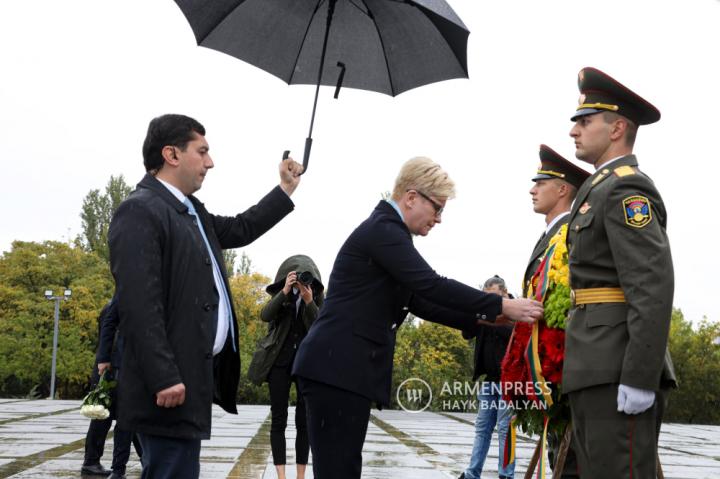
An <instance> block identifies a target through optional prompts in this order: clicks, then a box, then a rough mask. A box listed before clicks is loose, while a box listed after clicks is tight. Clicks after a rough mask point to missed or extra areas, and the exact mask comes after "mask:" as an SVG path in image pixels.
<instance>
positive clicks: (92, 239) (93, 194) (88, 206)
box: [80, 175, 132, 262]
mask: <svg viewBox="0 0 720 479" xmlns="http://www.w3.org/2000/svg"><path fill="white" fill-rule="evenodd" d="M131 191H132V188H131V187H130V186H128V185H127V183H125V178H124V177H123V175H120V176H118V177H114V176H110V180H109V181H108V183H107V185H105V192H104V193H100V190H90V192H89V193H88V194H87V195H85V199H83V205H82V211H81V212H80V218H81V219H82V229H83V233H82V236H81V243H82V245H83V247H84V248H85V249H86V250H87V251H93V252H95V253H97V255H98V256H99V257H100V258H102V259H104V260H105V261H106V262H109V261H110V250H109V248H108V243H107V234H108V228H109V227H110V220H111V219H112V215H113V213H114V212H115V210H116V209H117V207H118V206H119V205H120V203H122V201H123V200H124V199H125V198H127V197H128V195H129V194H130V192H131Z"/></svg>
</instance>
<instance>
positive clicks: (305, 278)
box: [297, 271, 313, 286]
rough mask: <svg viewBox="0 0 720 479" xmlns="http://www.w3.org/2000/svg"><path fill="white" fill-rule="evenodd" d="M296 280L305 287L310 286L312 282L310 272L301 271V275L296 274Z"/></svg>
mask: <svg viewBox="0 0 720 479" xmlns="http://www.w3.org/2000/svg"><path fill="white" fill-rule="evenodd" d="M297 280H298V281H299V282H301V283H302V284H304V285H305V286H310V285H311V284H312V282H313V275H312V273H311V272H310V271H303V272H302V273H298V275H297Z"/></svg>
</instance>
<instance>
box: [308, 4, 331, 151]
mask: <svg viewBox="0 0 720 479" xmlns="http://www.w3.org/2000/svg"><path fill="white" fill-rule="evenodd" d="M336 1H337V0H328V13H327V22H326V24H325V38H324V39H323V47H322V54H321V55H320V68H319V69H318V79H317V86H316V87H315V101H314V102H313V111H312V116H311V117H310V133H308V138H312V131H313V126H314V125H315V110H317V101H318V95H319V93H320V83H321V82H322V74H323V68H325V52H326V51H327V43H328V36H329V35H330V24H331V23H332V17H333V14H334V13H335V2H336Z"/></svg>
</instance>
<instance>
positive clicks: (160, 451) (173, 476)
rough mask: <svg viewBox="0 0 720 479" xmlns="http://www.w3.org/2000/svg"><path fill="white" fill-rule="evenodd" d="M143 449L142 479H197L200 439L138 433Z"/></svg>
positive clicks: (198, 473)
mask: <svg viewBox="0 0 720 479" xmlns="http://www.w3.org/2000/svg"><path fill="white" fill-rule="evenodd" d="M138 436H139V437H140V443H141V444H142V448H143V456H142V464H143V469H142V475H141V476H140V477H141V478H142V479H198V478H199V477H200V439H179V438H175V437H163V436H153V435H151V434H143V433H138Z"/></svg>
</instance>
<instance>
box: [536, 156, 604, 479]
mask: <svg viewBox="0 0 720 479" xmlns="http://www.w3.org/2000/svg"><path fill="white" fill-rule="evenodd" d="M539 156H540V167H539V169H538V171H537V175H536V176H535V177H534V178H533V181H540V180H553V179H560V180H562V181H565V182H567V183H568V184H569V185H571V186H573V187H574V188H578V189H579V188H580V187H581V186H582V185H583V183H584V182H585V180H587V179H588V177H589V176H590V173H588V172H587V171H585V170H584V169H583V168H580V167H578V166H577V165H574V164H572V163H570V162H569V161H568V160H566V159H565V158H563V157H562V156H560V155H559V154H558V153H557V152H556V151H554V150H553V149H552V148H550V147H549V146H547V145H540V151H539ZM558 201H560V200H559V199H558ZM562 215H563V216H562V217H560V218H559V219H558V218H556V221H555V223H554V224H553V225H552V226H551V227H550V229H549V230H548V231H547V233H544V234H543V236H541V237H540V239H539V240H538V242H537V244H535V248H534V249H533V252H532V254H531V255H530V261H528V265H527V268H525V276H524V277H523V296H527V292H528V289H529V287H530V281H531V280H532V278H533V275H534V274H535V271H537V269H538V267H539V266H540V262H541V261H542V259H543V255H544V254H545V250H547V248H548V245H549V243H550V239H552V237H553V236H555V235H556V234H557V232H558V231H560V228H562V227H563V226H564V225H566V224H567V223H568V220H569V219H570V212H569V211H568V212H566V213H562ZM561 440H562V438H561V437H559V436H558V435H557V434H554V433H551V434H549V435H548V459H549V460H550V466H551V467H552V469H553V470H555V463H556V458H557V457H558V453H559V448H560V442H561ZM561 477H562V478H563V479H571V478H573V479H574V478H577V477H578V466H577V460H576V457H575V452H574V450H573V448H572V446H571V445H570V446H569V448H568V451H567V455H566V456H565V463H564V466H563V471H562V474H561Z"/></svg>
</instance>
